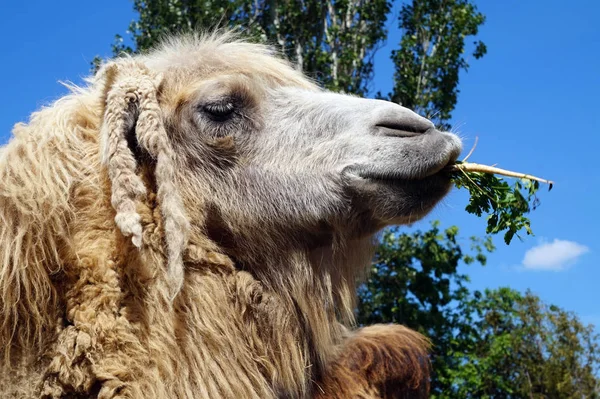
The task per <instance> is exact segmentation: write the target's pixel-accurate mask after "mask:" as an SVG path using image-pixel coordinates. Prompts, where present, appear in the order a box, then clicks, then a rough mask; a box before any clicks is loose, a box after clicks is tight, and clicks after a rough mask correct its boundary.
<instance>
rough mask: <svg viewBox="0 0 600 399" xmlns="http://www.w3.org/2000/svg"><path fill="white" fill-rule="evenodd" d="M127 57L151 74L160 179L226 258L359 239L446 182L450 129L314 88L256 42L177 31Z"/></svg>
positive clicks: (396, 219)
mask: <svg viewBox="0 0 600 399" xmlns="http://www.w3.org/2000/svg"><path fill="white" fill-rule="evenodd" d="M139 61H140V62H141V63H142V64H143V65H144V66H145V67H146V68H148V69H149V70H150V71H152V73H155V74H157V75H156V76H158V77H156V78H155V80H156V81H155V82H154V84H155V85H156V88H157V98H158V100H157V101H158V103H159V104H160V108H161V110H162V118H163V120H164V126H165V130H166V137H167V140H168V141H169V142H170V145H171V146H172V152H173V158H174V159H173V162H174V167H173V173H174V174H173V175H172V176H171V177H169V180H172V181H173V184H174V187H173V190H178V191H179V192H180V193H181V196H182V201H183V204H184V208H185V213H186V214H187V215H188V216H189V220H190V222H191V224H192V230H193V229H194V228H198V229H204V230H205V231H206V232H208V234H209V236H211V238H212V239H213V240H216V241H217V242H218V243H219V244H220V245H221V246H224V247H225V248H228V250H229V251H230V253H231V254H233V255H235V256H236V257H244V256H248V254H251V253H255V252H260V251H264V250H265V248H267V247H268V246H269V244H271V247H274V248H275V247H276V248H282V247H285V246H294V245H303V246H309V247H310V246H319V245H322V244H323V243H325V242H330V241H331V240H332V239H333V237H335V236H336V235H338V236H339V235H343V236H346V237H348V238H358V237H364V236H370V235H373V234H374V233H376V232H377V231H378V230H380V229H381V228H383V227H385V226H386V225H390V224H406V223H410V222H414V221H416V220H418V219H420V218H422V217H423V216H425V215H426V214H427V213H428V212H429V211H430V210H431V209H432V208H433V207H434V206H435V205H436V204H437V203H438V201H439V200H440V199H442V198H443V197H444V195H445V194H446V193H447V192H448V191H449V188H450V185H451V183H450V178H449V176H448V174H446V173H444V171H443V168H444V167H445V166H446V165H448V164H449V163H452V162H454V161H455V160H456V158H457V157H458V155H459V153H460V151H461V143H460V140H459V139H458V138H457V137H456V136H455V135H453V134H451V133H446V132H441V131H438V130H437V129H436V128H435V126H434V125H433V123H431V122H430V121H429V120H427V119H425V118H423V117H421V116H419V115H417V114H416V113H414V112H412V111H411V110H409V109H407V108H404V107H402V106H400V105H398V104H395V103H391V102H388V101H381V100H372V99H363V98H358V97H355V96H351V95H345V94H337V93H332V92H329V91H327V90H323V89H321V88H319V87H317V86H316V85H314V84H313V83H312V82H311V81H310V80H309V79H307V78H306V77H304V76H303V75H302V74H300V73H299V72H298V71H296V70H294V69H293V68H292V67H291V66H289V65H288V64H287V63H286V62H284V61H282V60H280V59H278V58H276V57H274V56H273V55H272V54H271V53H270V52H269V50H268V49H267V48H265V47H262V46H259V45H254V44H245V43H240V42H235V41H234V42H228V41H227V40H226V39H222V38H220V39H216V40H213V41H207V40H201V41H198V40H195V39H186V40H179V41H175V42H171V43H168V44H166V45H165V46H164V47H163V48H161V49H158V50H156V51H155V52H153V53H150V54H148V55H146V56H144V57H140V58H139ZM117 79H118V77H117ZM131 142H132V140H129V143H130V144H131ZM138 155H139V154H138ZM142 158H143V157H142ZM200 225H202V226H200ZM242 243H243V244H242ZM299 243H301V244H299Z"/></svg>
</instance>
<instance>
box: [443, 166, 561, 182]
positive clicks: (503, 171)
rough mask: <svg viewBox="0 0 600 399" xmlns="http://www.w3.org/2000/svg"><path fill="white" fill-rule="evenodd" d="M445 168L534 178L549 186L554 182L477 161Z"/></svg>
mask: <svg viewBox="0 0 600 399" xmlns="http://www.w3.org/2000/svg"><path fill="white" fill-rule="evenodd" d="M447 168H448V170H450V171H463V172H479V173H488V174H495V175H502V176H508V177H517V178H520V179H529V180H536V181H539V182H541V183H546V184H549V185H550V188H552V185H553V184H554V182H553V181H552V180H546V179H542V178H540V177H536V176H532V175H526V174H524V173H518V172H513V171H510V170H506V169H500V168H496V167H493V166H488V165H482V164H479V163H472V162H464V163H458V164H454V165H450V166H448V167H447Z"/></svg>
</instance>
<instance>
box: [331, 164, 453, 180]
mask: <svg viewBox="0 0 600 399" xmlns="http://www.w3.org/2000/svg"><path fill="white" fill-rule="evenodd" d="M455 162H456V159H453V158H451V159H450V160H449V161H447V162H445V163H439V164H437V165H435V166H433V167H431V168H428V169H427V170H423V171H416V172H415V173H411V174H407V173H406V172H404V173H400V172H398V170H397V169H391V168H386V169H382V168H381V167H378V166H374V165H351V166H347V167H346V168H344V170H343V172H342V173H343V174H344V175H350V176H355V177H358V178H360V179H365V180H375V181H390V182H394V181H414V182H418V181H421V180H425V179H428V178H430V177H433V176H440V177H448V178H450V177H451V175H452V174H451V172H450V171H449V167H450V166H451V165H453V164H454V163H455Z"/></svg>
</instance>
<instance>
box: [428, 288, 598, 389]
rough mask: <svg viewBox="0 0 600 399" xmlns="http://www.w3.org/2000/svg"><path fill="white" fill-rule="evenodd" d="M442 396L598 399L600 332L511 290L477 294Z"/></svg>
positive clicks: (467, 306) (467, 308)
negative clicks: (596, 332) (460, 348)
mask: <svg viewBox="0 0 600 399" xmlns="http://www.w3.org/2000/svg"><path fill="white" fill-rule="evenodd" d="M461 312H462V313H463V315H462V316H463V320H462V322H461V323H460V324H461V325H462V326H463V327H465V328H463V329H462V330H461V331H460V332H459V333H457V334H456V336H455V340H456V341H457V342H461V344H460V345H459V346H460V347H462V348H463V349H462V350H457V351H454V352H453V353H452V357H453V358H454V361H453V362H452V363H453V364H454V365H455V366H456V365H457V366H456V367H454V368H452V369H450V370H448V373H447V374H445V375H444V377H443V378H444V381H443V385H444V386H446V387H448V389H447V390H445V391H443V392H441V393H440V394H439V395H436V397H439V398H535V399H537V398H539V399H542V398H550V399H554V398H556V399H562V398H599V397H600V378H599V377H598V376H599V371H600V337H599V336H598V335H597V334H595V333H594V327H593V326H591V325H588V326H585V325H583V323H581V321H580V320H579V319H578V318H577V316H575V315H573V314H572V313H569V312H566V311H564V310H562V309H560V308H558V307H556V306H553V305H547V304H544V303H543V302H542V301H541V300H540V298H538V297H537V296H535V295H533V294H532V293H531V292H527V293H526V294H525V295H521V294H519V293H518V292H517V291H514V290H511V289H509V288H500V289H498V290H493V291H490V290H486V291H485V293H484V294H481V293H478V292H476V293H475V294H474V295H473V296H472V298H471V299H470V300H469V301H465V302H463V306H462V307H461Z"/></svg>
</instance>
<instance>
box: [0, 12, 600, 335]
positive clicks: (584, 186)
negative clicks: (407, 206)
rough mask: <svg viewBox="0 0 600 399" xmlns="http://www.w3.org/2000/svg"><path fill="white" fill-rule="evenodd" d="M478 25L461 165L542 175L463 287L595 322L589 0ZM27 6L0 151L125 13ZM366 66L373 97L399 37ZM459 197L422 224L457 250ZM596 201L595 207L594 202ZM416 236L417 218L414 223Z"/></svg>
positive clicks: (5, 75) (468, 223)
mask: <svg viewBox="0 0 600 399" xmlns="http://www.w3.org/2000/svg"><path fill="white" fill-rule="evenodd" d="M476 3H477V5H478V7H479V9H480V11H482V12H483V13H484V14H485V15H486V17H487V21H486V23H485V25H484V26H483V27H482V29H481V31H480V35H479V39H481V40H483V41H484V42H485V43H486V44H487V46H488V54H487V55H486V56H485V57H484V58H483V59H481V60H471V61H472V62H471V69H470V70H469V72H468V73H466V74H463V75H462V76H461V81H460V90H461V93H460V96H459V101H458V106H457V108H456V110H455V112H454V115H453V120H452V123H453V124H454V125H455V126H457V127H458V131H459V132H460V134H461V136H462V137H464V138H465V148H466V150H468V149H469V148H470V146H471V145H472V143H473V140H474V138H475V136H478V137H479V144H478V146H477V150H476V152H475V154H474V155H473V156H472V158H471V160H472V161H474V162H482V163H487V164H494V163H498V166H500V167H504V168H508V169H512V170H517V171H524V172H527V173H531V174H535V175H538V176H542V177H547V178H550V179H553V180H554V181H555V182H556V185H555V188H554V189H553V190H552V192H550V193H548V192H545V191H542V192H541V194H540V199H541V201H542V205H541V206H540V207H539V208H538V209H537V210H536V211H535V212H534V213H533V214H532V215H531V222H532V227H533V230H534V233H535V234H536V236H535V237H525V240H524V241H523V242H520V241H519V240H514V241H513V243H512V244H511V245H510V246H508V247H507V246H506V245H505V244H504V243H503V242H502V240H501V238H500V237H498V238H497V239H495V243H496V245H497V247H498V249H497V251H496V252H495V253H493V254H491V255H489V257H488V265H487V266H486V267H480V266H469V267H465V268H464V269H463V271H465V272H467V273H468V274H469V275H470V276H471V279H472V284H471V286H472V288H474V289H483V288H486V287H489V288H493V287H498V286H510V287H513V288H515V289H519V290H525V289H527V288H530V289H531V290H532V291H533V292H535V293H536V294H538V295H540V296H541V297H542V299H543V300H545V301H548V302H551V303H554V304H556V305H559V306H561V307H563V308H566V309H568V310H572V311H575V312H577V313H578V314H579V315H580V316H581V317H582V319H583V320H584V321H586V322H590V323H594V324H596V325H600V308H599V307H598V304H600V290H598V289H597V287H598V284H599V283H600V262H599V261H600V255H599V253H600V245H599V244H600V240H599V239H598V237H599V236H600V235H599V234H598V224H599V222H600V217H599V216H598V213H599V212H598V209H597V207H598V204H599V201H598V199H597V198H598V197H599V196H600V166H599V165H598V162H599V160H600V138H599V133H600V117H598V109H599V106H600V104H599V101H598V94H599V91H600V52H599V51H598V50H599V49H600V24H598V22H597V16H598V15H600V2H599V1H597V0H572V1H570V2H564V1H562V0H537V1H536V0H529V1H522V0H504V1H483V0H482V1H477V2H476ZM56 4H57V3H56V2H48V1H39V0H32V1H28V2H9V3H7V4H5V5H4V6H3V13H2V15H3V16H2V17H0V19H1V23H0V37H2V39H1V41H0V54H2V62H0V83H1V85H2V88H3V95H2V96H1V97H0V105H1V107H0V109H2V112H1V113H0V143H4V142H6V141H7V140H8V137H9V134H10V130H11V128H12V125H13V124H14V123H16V122H18V121H25V120H27V118H28V115H29V114H30V113H31V112H32V111H34V110H35V109H37V108H39V107H40V106H41V105H43V104H47V103H49V102H51V101H52V100H54V99H56V98H58V97H60V96H61V95H62V94H64V93H66V89H64V88H63V87H62V86H60V85H59V84H58V83H57V81H59V80H63V81H73V82H75V83H81V78H82V77H83V76H85V75H86V74H87V73H88V72H89V68H90V62H91V60H92V59H93V57H94V56H95V55H101V56H108V55H110V45H111V43H112V41H113V37H114V35H115V34H116V33H121V34H124V33H125V31H126V29H127V26H128V24H129V22H130V21H131V20H132V19H133V18H134V17H135V15H134V13H133V11H132V2H130V1H127V0H105V1H103V2H91V3H90V2H84V1H75V0H69V1H61V2H60V7H58V6H56ZM395 25H396V23H395V22H393V23H392V22H390V37H389V39H388V45H387V46H386V47H384V48H383V49H382V50H381V51H380V52H379V54H378V56H377V58H376V77H375V81H374V82H373V89H374V90H373V91H374V92H376V91H377V90H381V91H383V92H387V91H389V90H390V88H391V85H392V76H393V66H392V64H391V61H390V60H389V52H390V51H391V50H392V48H393V47H394V46H396V45H397V43H398V42H399V38H400V32H399V31H398V29H397V28H396V27H395ZM466 201H467V195H466V193H463V192H457V191H455V192H453V193H452V194H451V195H450V196H449V197H448V198H447V199H446V200H445V201H444V202H443V203H442V204H441V205H440V206H439V207H438V208H437V209H436V210H435V211H434V212H433V213H432V215H431V217H429V218H428V220H432V219H440V220H441V221H442V226H450V225H452V224H456V225H458V226H459V227H460V228H461V236H462V237H464V243H465V244H466V243H467V237H469V236H471V235H481V234H482V233H483V232H484V229H485V221H484V220H482V219H478V218H477V217H475V216H472V215H468V214H467V213H466V212H465V211H464V206H465V205H466ZM594 204H596V205H594ZM416 227H417V228H423V229H426V228H427V227H428V225H427V221H425V222H421V223H419V224H417V225H416Z"/></svg>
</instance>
